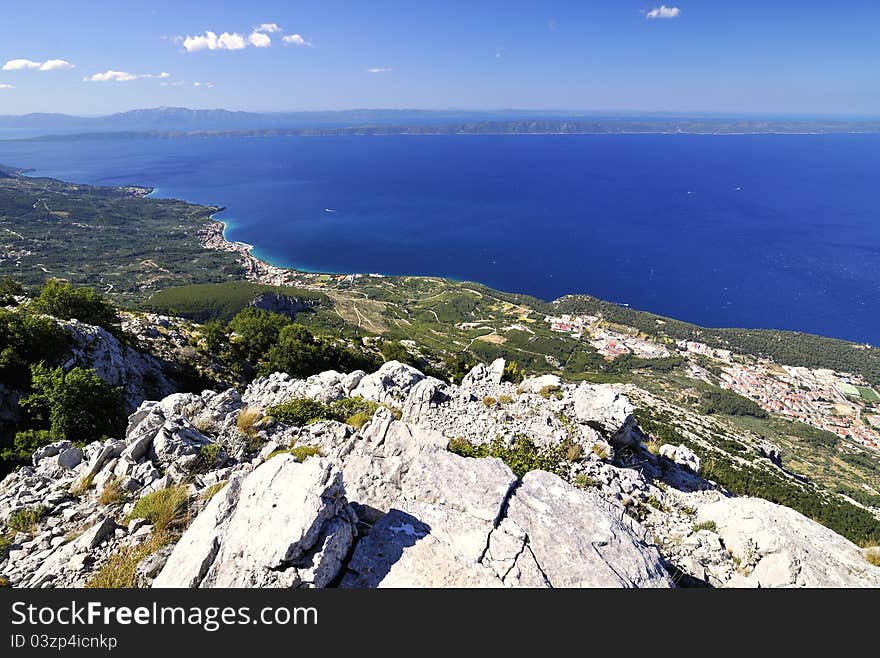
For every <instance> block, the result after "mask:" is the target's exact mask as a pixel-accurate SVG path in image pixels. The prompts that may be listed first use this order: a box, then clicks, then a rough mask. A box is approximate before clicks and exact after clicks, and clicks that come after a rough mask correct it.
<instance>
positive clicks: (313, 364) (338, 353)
mask: <svg viewBox="0 0 880 658" xmlns="http://www.w3.org/2000/svg"><path fill="white" fill-rule="evenodd" d="M378 365H379V361H378V359H376V358H374V357H371V356H368V355H367V354H365V353H364V352H362V351H359V350H355V349H352V348H347V347H344V346H341V345H338V344H336V343H334V342H332V341H330V340H329V339H326V338H318V337H316V336H314V335H312V333H311V332H310V331H309V330H308V329H306V328H305V327H304V326H302V325H300V324H289V325H287V326H285V327H284V328H283V329H281V331H280V332H279V334H278V340H277V342H276V343H275V344H274V345H273V346H272V347H271V348H270V349H269V351H268V353H267V354H266V355H265V358H264V359H263V360H262V361H261V362H260V364H259V367H258V369H257V372H258V373H259V374H260V375H268V374H271V373H273V372H286V373H287V374H289V375H290V376H291V377H298V378H305V377H310V376H311V375H316V374H318V373H320V372H324V371H326V370H339V371H342V372H351V371H354V370H366V371H371V370H374V369H375V368H376V367H377V366H378Z"/></svg>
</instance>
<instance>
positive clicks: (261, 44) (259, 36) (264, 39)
mask: <svg viewBox="0 0 880 658" xmlns="http://www.w3.org/2000/svg"><path fill="white" fill-rule="evenodd" d="M248 41H250V43H251V45H252V46H256V47H257V48H268V47H269V46H271V45H272V39H271V38H270V37H269V35H268V34H263V33H262V32H251V35H250V36H249V37H248Z"/></svg>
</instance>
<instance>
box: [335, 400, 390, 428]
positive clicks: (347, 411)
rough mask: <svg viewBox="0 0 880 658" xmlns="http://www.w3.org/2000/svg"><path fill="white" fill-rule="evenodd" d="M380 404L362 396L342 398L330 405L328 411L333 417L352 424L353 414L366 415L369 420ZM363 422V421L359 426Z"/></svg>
mask: <svg viewBox="0 0 880 658" xmlns="http://www.w3.org/2000/svg"><path fill="white" fill-rule="evenodd" d="M380 406H381V405H380V404H378V403H376V402H373V401H372V400H365V399H364V398H362V397H354V398H343V399H341V400H336V401H335V402H333V403H332V404H331V405H330V413H331V414H332V415H333V418H334V419H336V420H338V421H340V422H344V423H348V424H349V425H353V424H352V422H351V420H352V419H353V418H354V417H355V416H366V418H367V420H369V419H370V418H372V417H373V414H374V413H376V410H377V409H378V408H379V407H380ZM365 424H366V423H363V424H362V425H361V426H363V425H365Z"/></svg>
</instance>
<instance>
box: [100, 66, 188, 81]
mask: <svg viewBox="0 0 880 658" xmlns="http://www.w3.org/2000/svg"><path fill="white" fill-rule="evenodd" d="M170 77H171V74H170V73H166V72H165V71H162V73H140V74H138V73H128V72H126V71H114V70H113V69H109V70H107V71H104V72H103V73H95V74H94V75H92V76H89V77H86V78H83V82H131V81H132V80H142V79H146V78H157V79H161V80H165V79H167V78H170Z"/></svg>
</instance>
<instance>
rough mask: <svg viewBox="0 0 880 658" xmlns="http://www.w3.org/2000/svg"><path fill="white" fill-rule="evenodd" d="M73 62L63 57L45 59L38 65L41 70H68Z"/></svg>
mask: <svg viewBox="0 0 880 658" xmlns="http://www.w3.org/2000/svg"><path fill="white" fill-rule="evenodd" d="M72 68H73V64H71V63H70V62H68V61H67V60H65V59H47V60H46V61H45V62H43V63H42V65H41V66H40V70H41V71H69V70H70V69H72Z"/></svg>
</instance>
